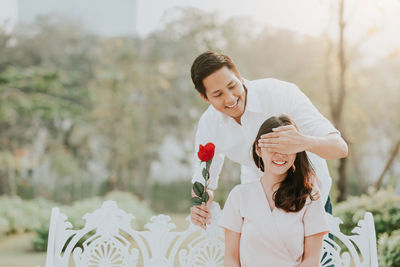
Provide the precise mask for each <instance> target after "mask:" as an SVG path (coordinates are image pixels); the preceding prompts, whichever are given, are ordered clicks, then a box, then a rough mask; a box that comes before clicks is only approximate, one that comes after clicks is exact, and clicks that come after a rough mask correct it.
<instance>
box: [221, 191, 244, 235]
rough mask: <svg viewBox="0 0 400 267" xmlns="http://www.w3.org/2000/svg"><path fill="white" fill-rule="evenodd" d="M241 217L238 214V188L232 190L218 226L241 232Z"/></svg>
mask: <svg viewBox="0 0 400 267" xmlns="http://www.w3.org/2000/svg"><path fill="white" fill-rule="evenodd" d="M242 224H243V217H242V215H241V213H240V194H239V190H238V187H237V186H236V187H235V188H233V189H232V191H231V192H230V193H229V196H228V198H227V200H226V202H225V206H224V209H223V210H222V212H221V215H220V218H219V221H218V225H219V226H220V227H223V228H226V229H228V230H231V231H233V232H237V233H241V232H242Z"/></svg>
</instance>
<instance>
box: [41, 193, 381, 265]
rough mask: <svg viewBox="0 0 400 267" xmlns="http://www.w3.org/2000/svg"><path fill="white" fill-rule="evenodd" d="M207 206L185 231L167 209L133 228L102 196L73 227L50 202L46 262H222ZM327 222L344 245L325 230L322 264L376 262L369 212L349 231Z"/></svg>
mask: <svg viewBox="0 0 400 267" xmlns="http://www.w3.org/2000/svg"><path fill="white" fill-rule="evenodd" d="M211 212H212V220H211V224H210V225H208V226H207V230H206V231H204V230H202V229H201V228H199V227H197V226H194V225H192V224H191V223H190V220H189V217H187V218H186V220H187V221H188V228H187V229H186V230H185V231H182V232H178V231H174V229H175V224H174V223H173V222H172V221H171V218H170V217H169V216H167V215H158V216H153V217H152V218H151V219H150V222H148V223H147V224H146V225H145V229H147V230H144V231H137V230H135V229H133V228H132V224H131V223H132V220H134V216H133V215H132V214H128V213H126V212H125V211H123V210H121V209H120V208H118V206H117V204H116V203H115V202H114V201H106V202H104V203H103V205H102V207H101V208H100V209H97V210H95V211H94V212H92V213H88V214H86V215H84V216H83V219H84V220H85V226H84V227H83V228H82V229H79V230H73V229H72V225H71V223H69V222H68V221H67V216H66V215H65V214H63V213H60V210H59V209H58V208H53V210H52V215H51V221H50V229H49V240H48V247H47V258H46V267H67V266H69V265H68V264H70V263H73V264H74V265H75V266H76V267H91V266H96V267H97V266H98V267H134V266H145V267H169V266H171V267H172V266H182V267H189V266H190V267H194V266H199V267H200V266H215V267H217V266H223V260H224V232H223V229H221V228H220V227H218V226H217V220H218V217H219V214H220V212H221V209H220V207H219V205H218V204H217V203H215V202H214V203H212V205H211ZM328 222H329V224H330V227H331V229H332V231H331V234H333V235H334V236H335V237H336V239H335V241H337V242H339V243H341V244H342V246H339V245H338V244H337V242H334V241H332V239H329V238H328V236H325V238H324V242H323V248H322V253H321V263H320V266H324V267H327V266H350V265H351V266H355V267H359V266H365V267H366V266H373V267H376V266H378V263H377V251H376V236H375V227H374V221H373V218H372V214H371V213H368V212H367V213H366V214H365V217H364V219H363V220H360V221H359V222H358V226H357V227H355V228H354V230H353V231H352V232H353V234H354V235H350V236H347V235H344V234H343V233H341V232H340V229H339V225H340V224H341V223H342V221H341V220H340V219H339V218H336V217H333V216H331V215H329V214H328ZM82 240H85V241H84V242H83V244H82V245H81V246H77V244H78V242H79V241H81V242H82ZM344 246H345V247H346V248H347V250H346V251H343V247H344ZM70 266H71V265H70Z"/></svg>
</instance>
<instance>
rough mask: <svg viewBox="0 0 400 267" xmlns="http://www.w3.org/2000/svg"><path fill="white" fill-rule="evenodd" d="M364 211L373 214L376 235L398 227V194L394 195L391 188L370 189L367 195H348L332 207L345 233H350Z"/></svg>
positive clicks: (399, 224)
mask: <svg viewBox="0 0 400 267" xmlns="http://www.w3.org/2000/svg"><path fill="white" fill-rule="evenodd" d="M366 211H369V212H371V213H372V214H373V216H374V222H375V230H376V234H377V237H379V236H380V235H381V234H383V233H387V234H390V233H391V232H392V231H394V230H397V229H400V223H399V222H400V196H396V195H395V194H394V192H393V189H391V188H389V189H382V190H379V191H377V192H373V191H371V192H370V193H369V194H368V195H362V196H359V197H350V198H349V199H348V200H347V201H345V202H342V203H340V204H337V205H336V206H335V207H334V209H333V212H334V214H335V216H338V217H340V218H341V219H342V220H343V222H344V223H343V224H342V225H341V230H342V232H343V233H346V234H350V233H351V230H352V229H353V228H354V227H355V226H357V222H358V221H359V220H361V219H362V218H363V217H364V213H365V212H366Z"/></svg>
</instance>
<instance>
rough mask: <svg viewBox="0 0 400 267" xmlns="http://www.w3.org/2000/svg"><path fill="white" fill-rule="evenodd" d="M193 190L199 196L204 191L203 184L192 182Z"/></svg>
mask: <svg viewBox="0 0 400 267" xmlns="http://www.w3.org/2000/svg"><path fill="white" fill-rule="evenodd" d="M193 191H194V193H195V194H196V196H198V197H201V196H202V195H203V192H204V185H203V184H202V183H199V182H195V183H194V184H193Z"/></svg>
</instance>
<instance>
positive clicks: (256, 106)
mask: <svg viewBox="0 0 400 267" xmlns="http://www.w3.org/2000/svg"><path fill="white" fill-rule="evenodd" d="M243 85H244V86H245V90H246V91H247V93H246V94H247V95H246V97H247V100H246V107H245V110H244V113H243V115H242V116H244V115H245V114H246V112H248V111H250V112H254V113H260V112H262V109H261V105H260V101H259V99H258V96H257V91H256V88H255V86H254V85H253V84H252V83H251V81H249V80H246V79H243ZM210 109H211V110H212V111H213V113H214V114H216V116H217V117H218V118H219V119H220V120H221V121H223V122H228V121H229V120H233V118H231V117H229V116H227V115H225V114H224V113H222V112H219V111H218V110H216V109H215V108H214V107H213V106H212V105H210Z"/></svg>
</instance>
